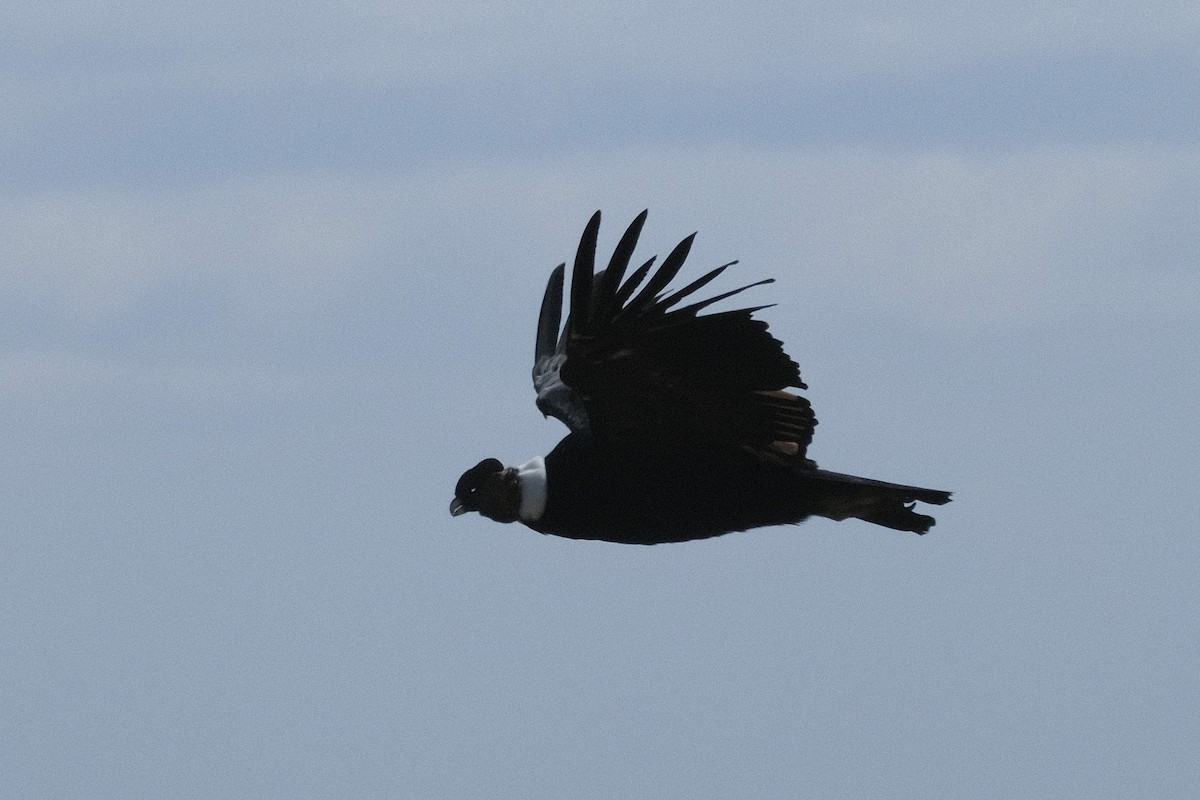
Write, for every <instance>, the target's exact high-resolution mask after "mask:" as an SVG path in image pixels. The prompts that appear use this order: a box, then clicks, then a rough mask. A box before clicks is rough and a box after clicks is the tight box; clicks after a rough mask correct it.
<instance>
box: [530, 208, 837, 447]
mask: <svg viewBox="0 0 1200 800" xmlns="http://www.w3.org/2000/svg"><path fill="white" fill-rule="evenodd" d="M645 221H646V212H645V211H643V212H642V213H641V214H639V215H638V216H637V218H636V219H635V220H634V221H633V223H632V224H631V225H630V226H629V228H628V229H627V230H626V231H625V234H624V235H623V236H622V237H621V240H620V242H619V243H618V244H617V248H616V250H615V252H614V253H613V256H612V258H611V259H610V261H609V263H608V268H607V269H605V270H603V271H601V272H599V273H596V272H595V257H596V238H597V233H598V231H599V228H600V212H599V211H597V212H596V213H595V215H593V216H592V218H591V220H590V221H589V222H588V224H587V227H586V228H585V229H584V232H583V237H582V239H581V240H580V242H579V250H578V252H577V253H576V256H575V264H574V268H573V270H572V275H571V294H570V314H569V316H568V318H567V323H566V325H565V326H561V327H562V331H561V334H560V332H559V328H560V324H561V316H562V299H563V277H564V271H565V265H564V264H560V265H559V266H558V267H557V268H555V270H554V271H553V272H552V273H551V275H550V281H549V283H548V284H547V286H546V293H545V296H544V297H543V299H542V309H541V315H540V317H539V319H538V334H537V344H536V348H535V353H534V369H533V383H534V387H535V389H536V390H537V405H538V408H539V409H541V411H542V413H544V414H547V415H549V416H554V417H557V418H558V419H561V420H562V421H563V422H564V423H566V425H567V427H569V428H570V429H571V430H572V431H578V430H584V429H590V430H591V431H593V432H594V434H595V435H597V436H599V437H603V438H604V439H606V440H608V441H610V442H612V443H614V444H616V445H626V444H628V445H632V446H638V445H642V444H644V443H645V442H646V441H663V440H667V441H695V440H697V439H700V440H705V441H711V442H720V443H724V444H728V445H732V446H741V447H749V448H752V449H754V450H756V451H762V452H770V453H775V454H778V455H783V456H789V457H798V458H804V453H805V450H806V449H807V447H808V445H809V443H810V442H811V441H812V433H813V427H814V426H815V425H816V424H817V421H816V418H815V417H814V416H813V412H812V407H811V406H810V405H809V403H808V401H807V400H806V399H805V398H803V397H799V396H797V395H795V394H792V393H791V392H787V391H784V390H785V389H787V388H788V387H798V388H806V387H805V385H804V383H803V382H802V381H801V380H800V370H799V367H798V366H797V365H796V362H794V361H792V359H791V358H789V357H788V355H787V354H786V353H785V352H784V350H783V345H782V343H780V342H779V340H777V339H775V338H774V337H773V336H771V335H770V334H769V333H768V332H767V323H765V322H763V321H761V320H757V319H754V317H753V314H754V312H755V311H759V310H761V309H762V308H766V306H758V307H755V308H743V309H736V310H733V311H720V312H715V313H710V314H701V313H700V312H701V311H703V310H704V309H705V308H707V307H708V306H710V305H712V304H713V303H716V302H717V301H719V300H724V299H725V298H728V297H731V296H733V295H735V294H738V293H739V292H742V291H744V290H746V289H749V288H751V287H752V286H759V285H761V284H764V283H770V282H771V281H770V279H768V280H763V281H759V282H757V283H752V284H749V285H748V286H743V287H741V288H738V289H734V290H732V291H728V292H725V293H723V294H719V295H717V296H715V297H710V298H708V299H706V300H700V301H698V302H693V303H691V304H690V305H685V306H680V302H681V301H682V300H684V299H685V298H687V297H689V296H691V295H692V294H694V293H695V292H697V291H698V290H700V289H701V288H703V287H704V286H706V285H707V284H708V283H709V282H711V281H712V280H713V279H714V278H716V277H717V276H718V275H720V274H721V273H722V272H724V271H725V269H726V268H728V267H730V266H732V265H733V264H736V263H737V262H730V263H729V264H725V265H723V266H720V267H717V268H716V269H714V270H712V271H711V272H709V273H707V274H705V275H703V276H702V277H700V278H698V279H697V280H695V281H693V282H692V283H690V284H688V285H687V286H685V287H683V288H682V289H678V290H676V291H674V292H671V293H669V294H668V293H666V291H665V290H666V288H667V286H668V284H670V282H671V280H672V279H673V278H674V277H675V276H676V274H678V272H679V270H680V268H681V267H682V266H683V263H684V260H685V259H686V258H687V255H688V251H689V250H690V248H691V245H692V239H693V238H694V237H695V234H692V235H691V236H689V237H687V238H686V239H684V240H683V241H682V242H680V243H679V244H678V245H676V247H675V249H674V250H672V251H671V253H670V254H669V255H668V256H667V257H666V258H665V259H664V260H663V262H662V264H661V265H660V266H659V267H658V269H657V270H655V271H654V273H653V274H651V269H652V267H653V265H654V261H655V259H654V258H651V259H650V260H649V261H647V262H646V263H644V264H642V265H641V266H640V267H639V268H637V269H636V270H634V271H633V273H631V274H630V275H629V277H628V278H626V277H625V273H626V271H627V269H628V267H629V263H630V259H631V257H632V255H633V250H634V247H635V246H636V244H637V240H638V236H639V235H640V233H641V230H642V226H643V224H644V223H645ZM647 278H649V280H647ZM643 283H644V284H645V285H643Z"/></svg>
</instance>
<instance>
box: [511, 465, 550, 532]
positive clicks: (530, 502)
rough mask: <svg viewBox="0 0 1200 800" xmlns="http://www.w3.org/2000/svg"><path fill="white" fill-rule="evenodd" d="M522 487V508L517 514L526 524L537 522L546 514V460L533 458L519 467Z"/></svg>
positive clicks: (518, 475)
mask: <svg viewBox="0 0 1200 800" xmlns="http://www.w3.org/2000/svg"><path fill="white" fill-rule="evenodd" d="M517 483H518V485H519V486H520V487H521V507H520V509H518V511H517V513H518V514H519V515H520V517H521V519H522V520H523V521H525V522H536V521H537V520H539V519H541V518H542V514H544V513H545V512H546V460H545V459H544V458H542V457H541V456H538V457H537V458H531V459H530V460H529V461H527V462H526V463H524V464H522V465H521V466H519V467H517Z"/></svg>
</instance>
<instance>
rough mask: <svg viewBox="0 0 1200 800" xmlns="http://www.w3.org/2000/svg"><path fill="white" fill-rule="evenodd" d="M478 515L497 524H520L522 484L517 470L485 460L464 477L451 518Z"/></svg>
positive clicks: (460, 481)
mask: <svg viewBox="0 0 1200 800" xmlns="http://www.w3.org/2000/svg"><path fill="white" fill-rule="evenodd" d="M468 511H478V512H479V513H480V514H483V515H484V516H485V517H488V518H489V519H494V520H496V521H497V522H516V521H517V518H518V516H520V511H521V482H520V481H519V480H518V478H517V470H516V469H515V468H513V467H507V468H506V467H505V466H504V465H503V464H501V463H500V462H499V461H498V460H496V459H494V458H485V459H484V460H483V461H480V462H479V463H478V464H476V465H475V466H473V467H471V468H470V469H469V470H467V471H466V472H464V473H463V474H462V477H461V478H459V479H458V485H457V486H456V487H454V500H452V501H451V503H450V514H451V515H452V516H455V517H457V516H458V515H459V514H465V513H467V512H468Z"/></svg>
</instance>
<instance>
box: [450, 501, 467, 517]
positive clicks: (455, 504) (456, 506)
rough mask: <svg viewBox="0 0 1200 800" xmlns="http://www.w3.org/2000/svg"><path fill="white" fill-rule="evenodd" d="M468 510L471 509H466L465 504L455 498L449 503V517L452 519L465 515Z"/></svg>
mask: <svg viewBox="0 0 1200 800" xmlns="http://www.w3.org/2000/svg"><path fill="white" fill-rule="evenodd" d="M470 510H471V509H469V508H467V506H466V503H464V502H463V501H462V500H459V499H458V498H457V497H456V498H454V499H453V500H451V501H450V516H452V517H457V516H459V515H461V514H465V513H467V512H468V511H470Z"/></svg>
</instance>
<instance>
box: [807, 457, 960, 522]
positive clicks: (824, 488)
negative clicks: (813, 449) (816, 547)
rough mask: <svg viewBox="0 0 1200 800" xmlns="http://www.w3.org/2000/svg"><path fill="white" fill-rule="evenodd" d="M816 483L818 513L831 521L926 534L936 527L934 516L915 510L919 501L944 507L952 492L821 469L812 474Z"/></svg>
mask: <svg viewBox="0 0 1200 800" xmlns="http://www.w3.org/2000/svg"><path fill="white" fill-rule="evenodd" d="M810 476H811V479H812V480H813V482H814V484H816V487H815V488H816V489H817V491H816V492H815V493H814V494H815V495H816V496H817V497H818V498H819V501H818V504H817V509H816V511H815V513H816V514H818V515H820V516H822V517H829V518H830V519H838V520H841V519H847V518H849V517H856V518H858V519H861V520H863V521H865V522H872V523H874V524H876V525H882V526H884V527H885V528H892V529H894V530H898V531H912V532H913V533H925V532H927V531H928V530H929V529H930V528H932V527H933V524H934V520H933V517H930V516H926V515H925V514H918V513H917V512H916V511H914V510H913V507H914V506H915V505H916V503H917V501H920V502H922V503H932V504H933V505H938V506H940V505H944V504H946V503H949V502H950V492H943V491H940V490H938V489H922V488H920V487H918V486H904V485H902V484H898V483H886V482H884V481H876V480H871V479H870V478H859V477H857V476H855V475H843V474H841V473H839V472H829V471H828V470H823V469H818V470H814V471H813V472H811V473H810Z"/></svg>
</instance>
